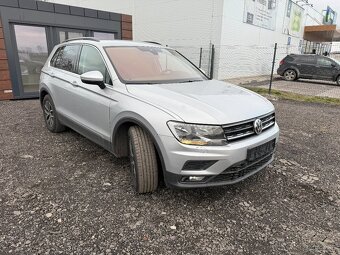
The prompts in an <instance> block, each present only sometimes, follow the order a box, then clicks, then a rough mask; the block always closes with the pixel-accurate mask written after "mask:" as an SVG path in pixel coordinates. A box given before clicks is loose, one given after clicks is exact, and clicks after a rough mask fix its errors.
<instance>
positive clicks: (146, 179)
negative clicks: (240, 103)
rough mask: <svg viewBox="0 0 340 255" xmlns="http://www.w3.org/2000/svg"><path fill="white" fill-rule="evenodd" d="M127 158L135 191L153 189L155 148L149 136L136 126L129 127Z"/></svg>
mask: <svg viewBox="0 0 340 255" xmlns="http://www.w3.org/2000/svg"><path fill="white" fill-rule="evenodd" d="M129 158H130V164H131V175H132V184H133V186H134V189H135V191H136V192H137V193H148V192H153V191H155V190H156V189H157V186H158V167H157V156H156V150H155V147H154V145H153V142H152V140H151V138H150V136H149V135H148V134H147V133H146V132H145V131H144V130H143V129H142V128H140V127H138V126H132V127H130V129H129Z"/></svg>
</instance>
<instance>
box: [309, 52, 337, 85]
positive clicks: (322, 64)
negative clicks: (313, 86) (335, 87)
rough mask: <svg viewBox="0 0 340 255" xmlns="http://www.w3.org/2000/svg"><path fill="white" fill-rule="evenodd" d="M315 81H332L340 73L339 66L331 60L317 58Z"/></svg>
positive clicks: (321, 57)
mask: <svg viewBox="0 0 340 255" xmlns="http://www.w3.org/2000/svg"><path fill="white" fill-rule="evenodd" d="M316 66H317V71H316V72H315V74H314V78H315V79H323V80H332V79H333V78H334V76H335V75H337V73H338V69H337V65H336V63H335V62H333V61H332V60H331V59H329V58H326V57H323V56H317V62H316Z"/></svg>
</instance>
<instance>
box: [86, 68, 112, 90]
mask: <svg viewBox="0 0 340 255" xmlns="http://www.w3.org/2000/svg"><path fill="white" fill-rule="evenodd" d="M80 79H81V81H82V82H83V83H86V84H91V85H98V86H99V88H101V89H105V88H106V86H105V83H104V77H103V75H102V73H101V72H99V71H91V72H86V73H83V74H82V75H80Z"/></svg>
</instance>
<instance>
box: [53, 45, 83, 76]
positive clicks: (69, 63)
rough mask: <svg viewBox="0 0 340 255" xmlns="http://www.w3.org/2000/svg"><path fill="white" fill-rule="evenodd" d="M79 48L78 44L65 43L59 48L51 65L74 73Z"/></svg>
mask: <svg viewBox="0 0 340 255" xmlns="http://www.w3.org/2000/svg"><path fill="white" fill-rule="evenodd" d="M79 48H80V46H79V45H67V46H64V47H63V48H61V49H60V51H59V53H58V54H57V56H56V58H55V60H54V65H53V66H54V67H56V68H59V69H62V70H65V71H69V72H73V73H74V72H75V67H76V62H77V55H78V51H79Z"/></svg>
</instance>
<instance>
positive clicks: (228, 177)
mask: <svg viewBox="0 0 340 255" xmlns="http://www.w3.org/2000/svg"><path fill="white" fill-rule="evenodd" d="M272 156H273V154H270V155H266V156H265V157H263V158H262V159H260V160H258V161H256V162H255V163H249V162H247V161H243V162H241V163H237V164H235V165H233V166H231V167H229V168H227V169H226V170H225V171H224V172H222V173H221V174H219V175H217V176H216V177H215V178H213V179H212V180H210V182H225V181H234V180H237V179H239V178H242V177H243V176H246V175H247V174H249V173H251V172H255V171H256V170H258V169H259V168H260V167H262V166H264V165H265V164H267V163H268V162H269V161H270V160H271V159H272Z"/></svg>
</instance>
